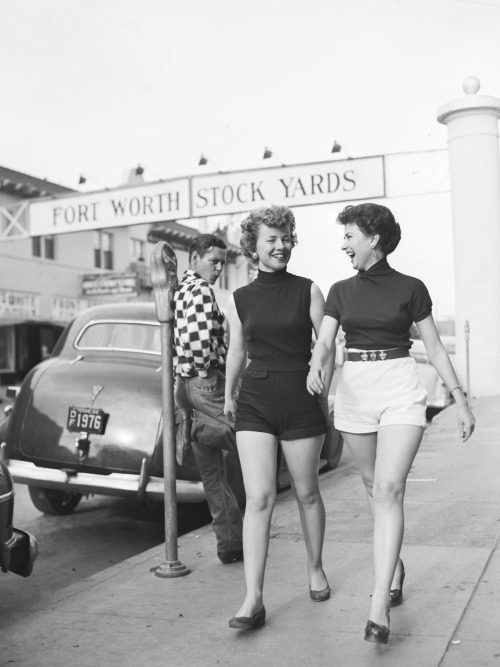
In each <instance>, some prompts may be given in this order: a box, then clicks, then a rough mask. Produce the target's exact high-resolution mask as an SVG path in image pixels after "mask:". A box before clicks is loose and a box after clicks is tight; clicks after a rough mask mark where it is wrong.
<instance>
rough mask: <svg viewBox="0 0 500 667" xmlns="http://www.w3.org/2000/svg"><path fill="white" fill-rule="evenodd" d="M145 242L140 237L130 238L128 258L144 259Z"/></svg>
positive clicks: (134, 259)
mask: <svg viewBox="0 0 500 667" xmlns="http://www.w3.org/2000/svg"><path fill="white" fill-rule="evenodd" d="M144 246H145V242H144V241H142V240H141V239H130V258H131V259H132V261H137V260H140V259H144Z"/></svg>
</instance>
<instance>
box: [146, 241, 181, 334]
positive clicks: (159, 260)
mask: <svg viewBox="0 0 500 667" xmlns="http://www.w3.org/2000/svg"><path fill="white" fill-rule="evenodd" d="M151 284H152V286H153V293H154V298H155V306H156V316H157V318H158V321H159V322H170V321H171V320H172V315H173V313H172V300H173V295H174V290H175V288H176V287H177V257H176V256H175V252H174V251H173V249H172V248H171V246H170V245H169V244H168V243H167V242H166V241H160V242H159V243H157V244H156V245H155V247H154V248H153V252H152V253H151Z"/></svg>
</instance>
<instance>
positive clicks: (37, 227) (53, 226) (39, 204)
mask: <svg viewBox="0 0 500 667" xmlns="http://www.w3.org/2000/svg"><path fill="white" fill-rule="evenodd" d="M189 217H190V205H189V179H188V178H182V179H177V180H175V181H161V182H158V183H151V184H147V185H140V186H134V187H130V188H117V189H116V190H100V191H98V192H91V193H85V194H80V195H72V196H70V197H58V198H57V199H44V200H41V201H33V202H31V203H30V208H29V227H30V236H50V235H52V234H63V233H65V232H83V231H87V230H91V229H107V228H108V227H125V226H129V225H138V224H143V223H148V222H162V221H165V220H177V219H178V218H189Z"/></svg>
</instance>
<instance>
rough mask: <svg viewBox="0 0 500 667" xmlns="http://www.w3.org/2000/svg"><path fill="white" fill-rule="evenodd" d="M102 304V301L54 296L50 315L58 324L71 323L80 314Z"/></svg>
mask: <svg viewBox="0 0 500 667" xmlns="http://www.w3.org/2000/svg"><path fill="white" fill-rule="evenodd" d="M99 304H102V301H98V300H91V299H80V298H79V297H72V296H52V297H51V303H50V315H51V317H52V319H53V320H55V321H57V322H70V321H71V320H72V319H73V318H74V317H76V316H77V315H78V314H79V313H81V312H83V311H84V310H87V308H90V307H91V306H97V305H99Z"/></svg>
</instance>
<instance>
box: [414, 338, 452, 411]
mask: <svg viewBox="0 0 500 667" xmlns="http://www.w3.org/2000/svg"><path fill="white" fill-rule="evenodd" d="M441 340H442V342H443V345H444V346H445V348H446V351H447V352H448V354H449V357H450V359H451V363H453V359H454V356H455V337H454V336H441ZM412 343H413V344H412V346H411V349H410V354H411V356H412V357H413V358H414V359H415V361H416V362H417V368H418V372H419V375H420V379H421V380H422V383H423V385H424V387H425V390H426V391H427V417H428V419H432V417H434V416H435V415H436V414H437V413H438V412H440V411H441V410H442V409H443V408H446V407H448V405H451V403H453V397H452V396H451V394H450V392H449V391H448V387H447V386H446V385H445V384H444V382H443V381H442V380H441V378H440V377H439V375H438V373H437V371H436V369H435V368H434V366H433V365H432V364H431V362H430V361H429V358H428V356H427V352H426V350H425V346H424V343H423V341H422V340H420V339H413V340H412Z"/></svg>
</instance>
